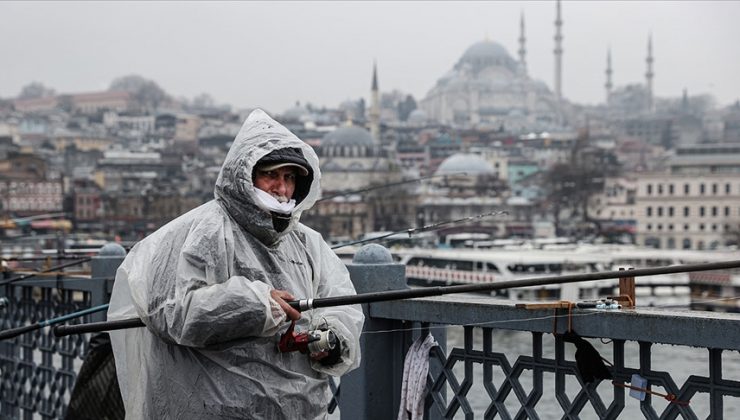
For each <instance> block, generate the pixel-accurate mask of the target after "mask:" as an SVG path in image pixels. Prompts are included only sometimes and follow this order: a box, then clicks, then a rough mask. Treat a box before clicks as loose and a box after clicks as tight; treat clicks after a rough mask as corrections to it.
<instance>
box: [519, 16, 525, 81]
mask: <svg viewBox="0 0 740 420" xmlns="http://www.w3.org/2000/svg"><path fill="white" fill-rule="evenodd" d="M526 42H527V38H526V37H525V36H524V12H522V15H521V19H520V21H519V65H520V66H521V71H522V74H525V75H526V74H527V58H526V56H527V48H526Z"/></svg>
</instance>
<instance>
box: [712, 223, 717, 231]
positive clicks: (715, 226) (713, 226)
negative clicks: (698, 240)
mask: <svg viewBox="0 0 740 420" xmlns="http://www.w3.org/2000/svg"><path fill="white" fill-rule="evenodd" d="M716 231H717V225H715V224H712V232H716Z"/></svg>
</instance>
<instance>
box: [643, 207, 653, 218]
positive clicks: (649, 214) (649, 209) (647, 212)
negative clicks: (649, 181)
mask: <svg viewBox="0 0 740 420" xmlns="http://www.w3.org/2000/svg"><path fill="white" fill-rule="evenodd" d="M645 214H646V215H647V217H650V216H652V215H653V208H652V207H650V206H648V207H647V208H646V209H645Z"/></svg>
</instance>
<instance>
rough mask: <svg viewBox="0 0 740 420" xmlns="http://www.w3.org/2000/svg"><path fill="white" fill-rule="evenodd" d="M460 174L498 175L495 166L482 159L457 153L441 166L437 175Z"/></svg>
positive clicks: (468, 154)
mask: <svg viewBox="0 0 740 420" xmlns="http://www.w3.org/2000/svg"><path fill="white" fill-rule="evenodd" d="M460 172H465V173H466V174H468V175H489V174H496V171H495V170H494V169H493V166H492V165H491V164H490V163H488V162H487V161H486V160H485V159H483V158H482V157H480V156H478V155H474V154H471V153H456V154H454V155H452V156H450V157H448V158H447V159H445V160H444V161H443V162H442V163H441V164H440V165H439V168H437V172H436V175H447V174H453V173H460Z"/></svg>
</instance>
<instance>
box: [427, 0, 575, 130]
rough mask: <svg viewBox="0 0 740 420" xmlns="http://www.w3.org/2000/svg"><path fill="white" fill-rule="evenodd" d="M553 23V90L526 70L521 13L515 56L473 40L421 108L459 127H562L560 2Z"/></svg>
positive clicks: (494, 43)
mask: <svg viewBox="0 0 740 420" xmlns="http://www.w3.org/2000/svg"><path fill="white" fill-rule="evenodd" d="M555 24H556V36H555V42H556V47H555V62H556V77H555V79H556V80H555V92H553V91H551V90H550V89H549V88H548V87H547V85H546V84H545V83H544V82H542V81H539V80H535V79H532V78H531V77H530V76H529V75H528V74H527V64H526V37H525V29H524V28H525V25H524V16H522V17H521V21H520V30H521V33H520V36H519V51H518V54H519V57H518V60H515V59H514V58H512V57H511V55H509V53H508V52H507V51H506V48H504V47H503V46H502V45H501V44H499V43H497V42H494V41H490V40H484V41H480V42H477V43H475V44H473V45H472V46H470V47H469V48H468V49H467V50H466V51H465V52H464V53H463V55H462V57H460V59H459V60H458V61H457V63H456V64H455V65H454V66H453V68H452V69H451V70H450V71H449V72H447V73H446V74H445V75H443V76H442V77H441V78H440V79H439V80H438V81H437V83H436V85H435V86H434V87H433V88H432V89H431V90H430V91H429V92H428V93H427V95H426V97H425V98H424V99H422V100H421V102H420V106H421V109H423V110H424V111H425V112H426V114H427V116H428V117H429V118H430V119H432V120H435V121H438V122H440V123H442V124H444V125H452V126H458V127H471V126H472V127H481V128H485V127H492V128H500V129H501V130H502V131H503V130H506V131H509V132H525V130H526V132H530V131H553V130H556V129H557V128H559V127H561V126H562V125H563V121H564V120H565V119H564V115H562V114H563V112H564V111H563V110H564V106H563V105H564V104H563V101H562V97H561V92H560V86H561V80H560V79H561V71H560V69H561V62H562V53H563V49H562V46H561V45H562V38H563V37H562V35H561V32H560V30H561V26H562V19H561V18H560V3H559V2H558V4H557V19H556V21H555Z"/></svg>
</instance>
